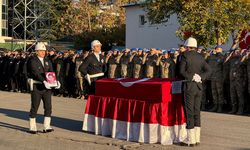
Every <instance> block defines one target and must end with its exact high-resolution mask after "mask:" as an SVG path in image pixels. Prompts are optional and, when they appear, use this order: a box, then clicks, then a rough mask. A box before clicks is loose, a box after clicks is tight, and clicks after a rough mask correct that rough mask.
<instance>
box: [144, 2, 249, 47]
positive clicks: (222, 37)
mask: <svg viewBox="0 0 250 150" xmlns="http://www.w3.org/2000/svg"><path fill="white" fill-rule="evenodd" d="M145 8H146V10H147V13H148V18H149V20H150V22H152V23H163V22H167V21H168V19H169V18H170V16H171V15H172V14H177V18H178V21H179V23H180V28H179V29H178V31H176V34H177V36H178V37H180V39H182V40H185V38H186V37H185V34H184V33H185V32H191V33H192V36H193V37H195V38H197V40H198V42H199V44H200V45H204V46H206V47H209V46H213V45H216V44H224V43H225V42H227V40H228V38H229V37H230V35H232V36H233V39H234V44H237V43H238V42H239V41H237V40H238V39H239V34H240V33H241V31H242V30H244V29H249V22H250V5H249V4H248V3H246V2H244V1H242V0H212V1H211V0H169V1H165V0H147V2H146V3H145Z"/></svg>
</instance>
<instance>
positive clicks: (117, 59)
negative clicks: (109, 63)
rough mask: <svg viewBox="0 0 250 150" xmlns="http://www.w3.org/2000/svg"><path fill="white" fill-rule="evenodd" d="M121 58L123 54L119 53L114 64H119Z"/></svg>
mask: <svg viewBox="0 0 250 150" xmlns="http://www.w3.org/2000/svg"><path fill="white" fill-rule="evenodd" d="M122 56H123V53H121V54H120V55H118V56H117V58H116V63H117V64H119V63H120V60H121V58H122Z"/></svg>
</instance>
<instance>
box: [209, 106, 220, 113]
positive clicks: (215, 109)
mask: <svg viewBox="0 0 250 150" xmlns="http://www.w3.org/2000/svg"><path fill="white" fill-rule="evenodd" d="M217 109H218V105H217V104H214V106H213V107H212V108H211V109H210V110H209V111H211V112H216V111H217Z"/></svg>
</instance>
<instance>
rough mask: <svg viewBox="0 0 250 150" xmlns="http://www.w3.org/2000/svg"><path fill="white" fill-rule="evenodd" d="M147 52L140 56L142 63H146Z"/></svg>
mask: <svg viewBox="0 0 250 150" xmlns="http://www.w3.org/2000/svg"><path fill="white" fill-rule="evenodd" d="M147 56H148V54H145V55H144V56H143V58H142V64H143V65H144V64H145V63H146V60H147Z"/></svg>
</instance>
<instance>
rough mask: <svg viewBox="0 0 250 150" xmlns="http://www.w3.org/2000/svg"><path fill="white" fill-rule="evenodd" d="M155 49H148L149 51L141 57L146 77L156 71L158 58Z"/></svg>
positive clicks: (149, 76) (153, 74)
mask: <svg viewBox="0 0 250 150" xmlns="http://www.w3.org/2000/svg"><path fill="white" fill-rule="evenodd" d="M156 53H157V51H156V49H154V48H151V49H150V53H149V54H148V53H147V54H146V55H144V58H143V64H145V67H146V68H145V71H146V72H145V73H146V78H153V77H154V76H155V72H156V61H157V59H158V56H157V55H156Z"/></svg>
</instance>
